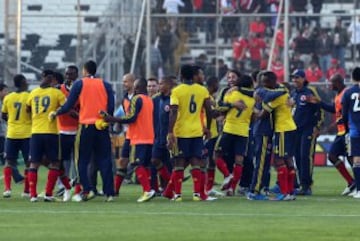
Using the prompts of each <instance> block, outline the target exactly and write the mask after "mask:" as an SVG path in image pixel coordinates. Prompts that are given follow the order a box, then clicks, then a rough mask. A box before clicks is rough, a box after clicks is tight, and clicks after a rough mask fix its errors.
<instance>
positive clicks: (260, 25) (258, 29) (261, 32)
mask: <svg viewBox="0 0 360 241" xmlns="http://www.w3.org/2000/svg"><path fill="white" fill-rule="evenodd" d="M265 30H266V25H265V23H264V22H263V21H262V20H261V18H260V17H256V18H255V21H252V22H251V23H250V26H249V32H253V33H256V34H257V35H258V36H259V37H264V36H265Z"/></svg>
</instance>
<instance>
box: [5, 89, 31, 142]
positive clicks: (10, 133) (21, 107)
mask: <svg viewBox="0 0 360 241" xmlns="http://www.w3.org/2000/svg"><path fill="white" fill-rule="evenodd" d="M28 98H29V92H26V91H23V92H12V93H10V94H8V95H7V96H5V98H4V103H3V110H2V112H4V113H7V114H8V121H7V123H8V128H7V135H6V136H7V138H11V139H23V138H29V137H30V136H31V114H30V113H29V112H28V111H27V109H26V102H27V100H28Z"/></svg>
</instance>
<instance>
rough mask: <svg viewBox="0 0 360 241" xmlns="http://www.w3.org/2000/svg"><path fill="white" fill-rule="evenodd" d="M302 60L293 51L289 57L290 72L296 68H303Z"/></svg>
mask: <svg viewBox="0 0 360 241" xmlns="http://www.w3.org/2000/svg"><path fill="white" fill-rule="evenodd" d="M304 68H305V64H304V61H302V60H301V59H300V54H299V53H295V54H294V55H293V56H292V58H291V59H290V72H291V73H293V72H294V71H295V70H296V69H304Z"/></svg>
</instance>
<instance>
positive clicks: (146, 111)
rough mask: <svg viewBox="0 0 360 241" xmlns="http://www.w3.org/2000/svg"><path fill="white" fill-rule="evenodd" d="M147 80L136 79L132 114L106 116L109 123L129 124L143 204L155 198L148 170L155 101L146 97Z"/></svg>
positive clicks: (132, 151)
mask: <svg viewBox="0 0 360 241" xmlns="http://www.w3.org/2000/svg"><path fill="white" fill-rule="evenodd" d="M146 86H147V83H146V79H142V78H141V79H136V80H135V83H134V91H135V95H134V96H133V98H132V99H131V103H130V114H129V115H126V116H125V117H122V118H116V117H112V116H106V117H105V120H106V121H108V122H113V123H114V122H118V123H120V124H129V131H130V133H131V134H130V145H131V156H130V162H131V164H132V165H133V166H135V173H136V177H137V178H138V180H139V182H140V184H141V186H142V188H143V195H142V196H141V197H139V198H138V199H137V202H139V203H142V202H146V201H149V200H150V199H151V198H153V197H154V195H155V191H154V190H153V189H151V186H150V180H149V173H148V171H147V170H146V168H147V167H149V165H150V159H151V150H152V145H153V144H154V126H153V108H154V105H153V101H152V99H151V98H150V97H149V96H147V95H146Z"/></svg>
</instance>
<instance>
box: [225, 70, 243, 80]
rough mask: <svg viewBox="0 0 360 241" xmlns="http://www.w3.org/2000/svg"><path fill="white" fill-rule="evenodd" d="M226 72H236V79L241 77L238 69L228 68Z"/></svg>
mask: <svg viewBox="0 0 360 241" xmlns="http://www.w3.org/2000/svg"><path fill="white" fill-rule="evenodd" d="M228 73H234V74H236V76H237V77H238V79H240V78H241V76H242V74H241V72H240V71H238V70H236V69H229V71H228Z"/></svg>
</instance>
